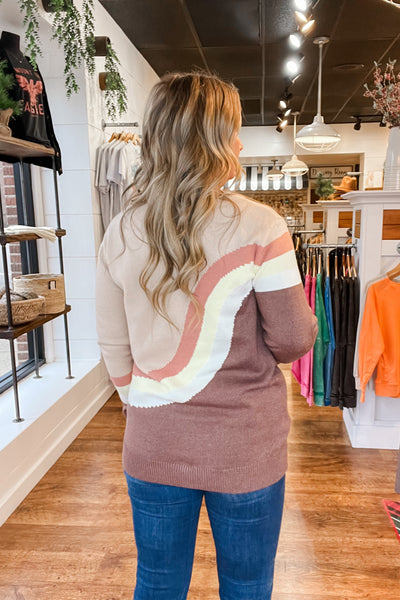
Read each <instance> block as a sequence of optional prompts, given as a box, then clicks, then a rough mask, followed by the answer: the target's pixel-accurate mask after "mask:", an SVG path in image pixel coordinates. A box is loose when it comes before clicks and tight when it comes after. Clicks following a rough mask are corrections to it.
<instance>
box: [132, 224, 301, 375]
mask: <svg viewBox="0 0 400 600" xmlns="http://www.w3.org/2000/svg"><path fill="white" fill-rule="evenodd" d="M289 250H293V242H292V238H291V237H290V234H289V233H288V232H285V233H284V234H283V235H281V236H280V237H278V238H276V239H275V240H274V241H273V242H271V243H270V244H268V245H267V246H260V245H259V244H249V245H248V246H243V247H242V248H239V249H238V250H234V251H233V252H231V253H230V254H227V255H226V256H223V257H222V258H220V259H219V260H218V261H216V262H215V263H214V264H213V265H212V266H211V267H210V268H209V269H208V270H207V271H206V273H205V274H204V275H203V276H202V278H201V279H200V280H199V282H198V284H197V286H196V290H195V296H196V297H197V298H198V300H199V302H200V305H201V306H205V304H206V302H207V299H208V297H209V295H210V294H211V292H212V291H213V290H214V288H215V286H216V285H217V283H218V282H219V281H220V280H221V279H222V277H224V275H226V274H227V273H230V272H231V271H233V270H234V269H237V268H238V267H241V266H243V265H245V264H248V263H251V262H252V261H254V264H255V265H257V266H261V265H262V264H263V263H265V262H266V261H267V260H271V259H273V258H276V257H277V256H280V255H281V254H284V253H286V252H289ZM195 317H196V315H195V309H194V306H193V304H190V306H189V309H188V312H187V315H186V319H185V325H184V328H183V333H182V338H181V341H180V344H179V346H178V349H177V351H176V353H175V356H174V357H173V358H172V359H171V360H170V362H169V363H168V364H166V365H165V366H164V367H162V368H161V369H155V370H154V371H150V372H149V373H147V374H146V373H143V372H142V371H141V370H140V369H139V368H138V367H136V365H135V366H134V367H133V375H137V376H140V377H146V378H150V379H155V380H156V381H161V380H162V379H164V377H172V376H174V375H177V374H178V373H179V372H180V371H182V369H183V368H184V367H185V366H186V365H187V364H188V363H189V361H190V360H191V358H192V356H193V352H194V349H195V347H196V344H197V341H198V339H199V335H200V330H201V322H199V320H198V319H197V318H195Z"/></svg>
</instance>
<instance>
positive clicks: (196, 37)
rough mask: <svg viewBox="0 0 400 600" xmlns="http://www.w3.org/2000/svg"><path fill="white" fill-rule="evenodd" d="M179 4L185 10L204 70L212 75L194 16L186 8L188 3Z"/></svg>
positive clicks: (183, 0) (179, 0)
mask: <svg viewBox="0 0 400 600" xmlns="http://www.w3.org/2000/svg"><path fill="white" fill-rule="evenodd" d="M178 2H179V4H180V5H181V8H182V10H183V14H184V16H185V19H186V23H187V24H188V27H189V29H190V33H191V34H192V36H193V38H194V41H195V44H196V47H197V50H198V51H199V53H200V56H201V60H202V61H203V63H204V68H205V69H206V71H208V72H209V73H210V72H211V69H210V67H209V66H208V63H207V60H206V57H205V55H204V52H203V46H202V44H201V41H200V38H199V36H198V33H197V30H196V27H195V26H194V23H193V20H192V16H191V14H190V12H189V9H188V7H187V6H186V2H185V0H178Z"/></svg>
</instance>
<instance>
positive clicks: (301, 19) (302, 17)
mask: <svg viewBox="0 0 400 600" xmlns="http://www.w3.org/2000/svg"><path fill="white" fill-rule="evenodd" d="M294 14H295V16H296V19H297V20H298V21H299V23H303V24H304V23H307V22H308V19H307V17H306V15H305V14H304V13H302V12H300V11H299V10H295V11H294Z"/></svg>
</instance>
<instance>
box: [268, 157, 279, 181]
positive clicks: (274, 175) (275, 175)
mask: <svg viewBox="0 0 400 600" xmlns="http://www.w3.org/2000/svg"><path fill="white" fill-rule="evenodd" d="M271 160H272V164H273V167H272V169H270V170H269V171H268V173H266V175H265V177H266V179H272V181H279V179H282V177H283V173H282V171H281V170H280V169H278V168H277V167H276V163H277V162H278V161H277V160H276V159H275V158H273V159H271Z"/></svg>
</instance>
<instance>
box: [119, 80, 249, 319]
mask: <svg viewBox="0 0 400 600" xmlns="http://www.w3.org/2000/svg"><path fill="white" fill-rule="evenodd" d="M240 112H241V109H240V100H239V94H238V92H237V90H236V88H235V87H234V86H233V85H232V84H229V83H226V82H224V81H222V80H221V79H219V78H218V77H216V76H213V75H209V74H205V73H173V74H169V75H166V76H164V77H163V78H162V79H161V80H160V81H159V82H158V83H157V84H156V85H155V86H154V88H153V90H152V92H151V94H150V98H149V100H148V103H147V107H146V111H145V120H144V124H143V135H142V148H141V154H142V160H141V166H140V167H139V169H138V171H137V173H136V175H135V179H134V182H133V186H132V188H131V194H130V197H129V200H128V202H127V205H126V208H125V215H124V216H126V215H127V214H129V213H130V214H131V215H132V214H133V212H134V211H135V210H136V209H137V208H139V207H140V206H143V205H145V207H146V208H145V215H144V229H145V234H146V242H147V244H148V246H149V259H148V262H147V264H146V266H145V267H144V269H143V271H142V273H141V275H140V285H141V287H142V288H143V290H144V291H145V293H146V294H147V297H148V298H149V300H150V301H151V303H152V305H153V307H154V309H155V310H156V311H157V312H158V313H159V314H161V315H162V316H163V317H164V318H166V319H167V320H168V321H169V322H171V321H170V319H169V317H168V312H167V308H166V301H167V296H168V295H169V294H170V293H172V292H174V291H177V290H181V291H182V292H183V293H185V294H186V295H187V296H189V298H190V300H191V301H192V302H193V303H194V304H195V307H196V310H197V311H199V308H200V307H199V304H198V301H197V299H196V298H195V296H194V294H193V291H192V290H193V286H194V284H195V283H196V281H197V280H198V276H199V274H200V272H201V271H202V270H203V269H204V268H205V266H206V257H205V252H204V249H203V247H202V244H201V234H202V231H203V230H204V228H205V226H206V224H207V222H208V221H209V219H210V218H211V216H212V214H213V212H214V209H215V207H216V205H217V203H218V201H219V200H220V199H221V198H222V196H224V195H226V193H224V191H223V190H222V189H221V188H222V187H223V185H224V184H225V183H226V182H227V180H228V179H230V178H232V177H235V178H237V177H239V176H240V173H241V166H240V163H239V161H238V158H237V156H236V155H235V153H234V152H233V150H232V142H233V140H234V139H235V136H236V135H237V133H238V131H239V128H240V124H241V117H240ZM228 200H229V198H228ZM160 267H161V278H159V277H157V281H155V282H151V278H152V276H153V274H154V273H155V271H156V269H159V268H160Z"/></svg>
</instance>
